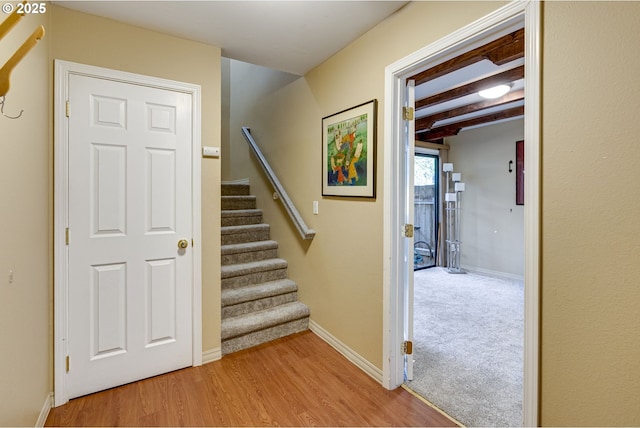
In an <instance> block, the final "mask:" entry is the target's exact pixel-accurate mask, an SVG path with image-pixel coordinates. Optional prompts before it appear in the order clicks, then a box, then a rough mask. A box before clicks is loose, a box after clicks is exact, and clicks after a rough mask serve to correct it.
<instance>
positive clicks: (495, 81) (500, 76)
mask: <svg viewBox="0 0 640 428" xmlns="http://www.w3.org/2000/svg"><path fill="white" fill-rule="evenodd" d="M523 78H524V65H521V66H519V67H516V68H512V69H510V70H506V71H503V72H501V73H496V74H494V75H493V76H489V77H485V78H484V79H480V80H476V81H475V82H471V83H468V84H466V85H462V86H458V87H457V88H453V89H450V90H448V91H446V92H441V93H439V94H435V95H431V96H429V97H427V98H422V99H420V100H417V101H416V105H415V109H416V111H417V110H420V109H423V108H425V107H429V106H432V105H435V104H440V103H443V102H445V101H451V100H455V99H457V98H462V97H465V96H467V95H471V94H474V93H476V92H478V91H481V90H483V89H488V88H492V87H494V86H498V85H502V84H505V83H511V82H513V81H514V80H520V79H523Z"/></svg>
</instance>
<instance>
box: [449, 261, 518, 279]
mask: <svg viewBox="0 0 640 428" xmlns="http://www.w3.org/2000/svg"><path fill="white" fill-rule="evenodd" d="M460 267H461V268H462V269H464V270H466V271H467V272H473V273H477V274H479V275H486V276H492V277H494V278H500V279H513V280H516V281H524V275H516V274H514V273H507V272H500V271H497V270H491V269H484V268H479V267H476V266H468V265H461V266H460Z"/></svg>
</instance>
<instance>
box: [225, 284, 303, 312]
mask: <svg viewBox="0 0 640 428" xmlns="http://www.w3.org/2000/svg"><path fill="white" fill-rule="evenodd" d="M297 291H298V284H296V283H295V282H293V281H291V280H289V279H283V280H278V281H271V282H265V283H262V284H256V285H249V286H246V287H240V288H232V289H226V290H222V296H221V300H222V318H223V319H224V318H229V317H234V316H238V315H242V314H246V313H249V312H256V311H260V310H264V309H267V308H270V307H274V306H277V305H282V304H285V303H290V302H294V301H296V300H297Z"/></svg>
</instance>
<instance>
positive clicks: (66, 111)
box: [65, 100, 71, 117]
mask: <svg viewBox="0 0 640 428" xmlns="http://www.w3.org/2000/svg"><path fill="white" fill-rule="evenodd" d="M70 106H71V103H70V102H69V100H67V102H66V103H65V114H66V115H67V117H70V116H69V108H70Z"/></svg>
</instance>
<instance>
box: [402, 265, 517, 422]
mask: <svg viewBox="0 0 640 428" xmlns="http://www.w3.org/2000/svg"><path fill="white" fill-rule="evenodd" d="M414 289H415V297H414V336H415V337H414V361H415V362H414V380H413V381H411V382H407V386H409V387H410V388H411V389H413V390H414V391H416V392H418V393H419V394H420V395H422V396H423V397H425V398H426V399H427V400H429V401H430V402H432V403H433V404H435V405H436V406H438V407H440V408H441V409H442V410H444V411H445V412H446V413H448V414H449V415H450V416H452V417H454V418H456V419H457V420H458V421H460V422H461V423H463V424H464V425H466V426H519V425H522V377H523V349H524V347H523V331H524V293H523V291H524V287H523V283H522V282H521V281H510V280H502V279H496V278H491V277H487V276H482V275H476V274H471V273H468V274H465V275H452V274H449V273H447V272H446V271H445V270H444V269H442V268H433V269H426V270H421V271H416V272H415V286H414Z"/></svg>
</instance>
